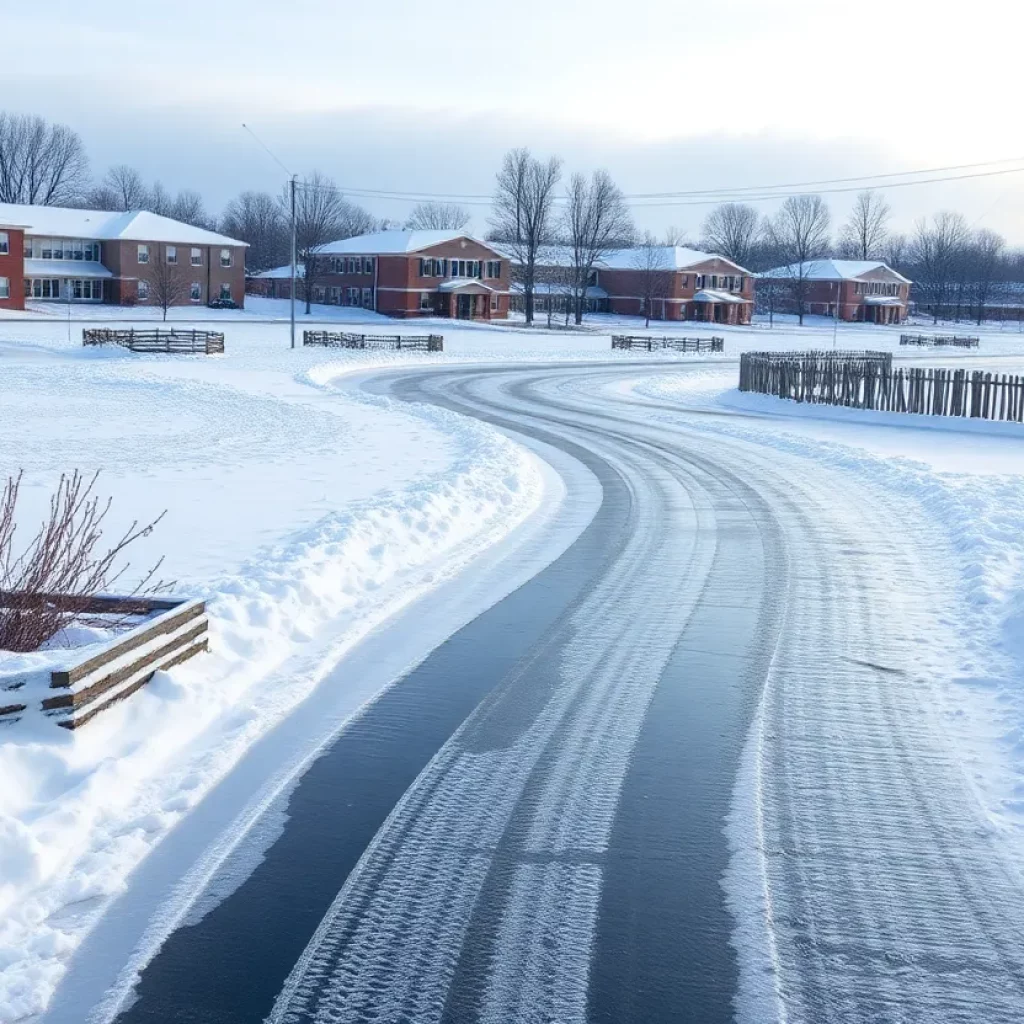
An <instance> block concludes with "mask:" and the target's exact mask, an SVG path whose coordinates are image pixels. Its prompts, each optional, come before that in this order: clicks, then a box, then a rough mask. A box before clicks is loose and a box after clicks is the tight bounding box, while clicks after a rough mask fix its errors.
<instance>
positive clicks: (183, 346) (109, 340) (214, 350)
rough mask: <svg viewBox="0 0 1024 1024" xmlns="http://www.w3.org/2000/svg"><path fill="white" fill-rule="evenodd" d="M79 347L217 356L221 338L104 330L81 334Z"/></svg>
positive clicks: (213, 333) (212, 334)
mask: <svg viewBox="0 0 1024 1024" xmlns="http://www.w3.org/2000/svg"><path fill="white" fill-rule="evenodd" d="M82 344H83V345H120V346H121V347H122V348H127V349H130V350H131V351H132V352H171V353H178V354H182V353H184V354H192V355H194V354H196V353H202V354H203V355H207V356H212V355H221V354H222V353H223V352H224V335H223V334H222V333H221V332H219V331H179V330H169V331H165V330H160V329H156V330H148V331H136V330H131V329H129V330H127V331H123V330H112V329H110V328H107V327H99V328H89V329H86V330H84V331H82Z"/></svg>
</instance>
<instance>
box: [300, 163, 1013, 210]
mask: <svg viewBox="0 0 1024 1024" xmlns="http://www.w3.org/2000/svg"><path fill="white" fill-rule="evenodd" d="M1021 159H1024V158H1021ZM1005 162H1007V161H989V162H987V163H983V164H962V165H960V166H961V167H964V168H967V167H989V166H991V165H992V164H993V163H1005ZM951 169H956V168H955V167H954V168H951ZM1021 172H1024V166H1021V167H1005V168H1001V169H999V170H991V171H977V172H975V173H973V174H956V175H942V176H940V177H934V178H918V179H915V180H913V181H889V182H885V183H881V184H876V185H872V186H866V185H865V184H864V182H865V181H867V180H868V177H867V176H865V177H859V178H858V177H855V178H836V179H832V180H833V181H835V182H844V181H857V182H860V184H857V185H846V186H840V187H834V188H816V189H814V191H815V193H817V194H819V195H839V194H842V193H847V192H860V191H862V190H863V189H865V187H870V188H873V189H877V190H879V191H885V190H887V189H893V188H909V187H910V186H913V185H934V184H939V183H941V182H947V181H967V180H971V179H975V178H991V177H997V176H1000V175H1006V174H1020V173H1021ZM928 173H931V172H929V171H896V172H892V173H891V174H889V175H876V176H875V177H878V178H882V177H893V178H894V177H897V176H902V177H907V176H910V175H914V174H928ZM827 183H828V181H827V179H826V180H822V181H820V182H805V183H802V184H804V185H816V184H823V185H824V184H827ZM798 184H799V183H798ZM798 184H795V185H793V186H788V187H789V188H798ZM783 187H787V186H781V185H770V186H763V187H762V188H760V189H759V190H758V191H757V192H752V191H745V190H752V189H754V186H743V187H742V188H741V189H736V190H729V189H721V190H711V191H708V192H692V193H687V192H679V193H661V194H659V193H646V194H641V195H629V194H627V195H625V196H624V197H623V198H624V199H625V200H626V201H627V203H628V204H629V205H631V206H633V207H634V208H636V209H656V208H658V207H666V206H670V207H671V206H714V205H717V204H718V203H722V202H729V201H730V200H733V199H735V200H736V201H741V202H750V203H760V202H773V201H775V200H778V199H786V198H789V197H791V196H800V195H806V194H807V190H806V189H803V188H800V189H799V190H798V191H788V192H783V191H775V192H773V191H768V190H769V189H781V188H783ZM298 188H300V189H319V190H328V191H332V192H335V193H337V194H339V195H341V196H348V197H353V198H359V199H374V200H378V201H392V202H403V203H408V202H413V201H423V199H424V197H427V196H431V195H434V196H437V197H441V196H445V199H446V201H448V202H452V201H455V200H457V199H458V197H457V194H455V193H449V194H445V193H429V192H401V191H398V190H395V191H386V190H383V189H357V188H346V187H344V186H340V185H318V186H311V185H309V184H307V183H306V182H299V183H298ZM466 195H467V196H468V195H469V193H466ZM659 195H665V196H672V197H676V196H678V197H680V198H666V199H664V200H660V201H657V202H644V201H643V199H644V198H646V197H651V198H654V197H657V196H659ZM688 196H706V197H709V198H702V199H697V198H692V199H691V198H683V197H688ZM556 202H559V203H561V202H564V200H562V199H561V198H560V197H559V198H557V199H556ZM459 203H460V205H463V206H479V207H489V206H491V205H492V200H491V198H490V197H479V198H473V199H468V198H467V199H462V200H459Z"/></svg>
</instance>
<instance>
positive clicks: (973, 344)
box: [900, 334, 978, 348]
mask: <svg viewBox="0 0 1024 1024" xmlns="http://www.w3.org/2000/svg"><path fill="white" fill-rule="evenodd" d="M900 344H901V345H920V346H926V347H928V348H931V347H932V346H935V345H937V346H943V345H945V346H953V347H955V348H977V347H978V339H977V338H972V337H967V336H961V335H956V334H901V335H900Z"/></svg>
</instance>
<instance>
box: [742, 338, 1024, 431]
mask: <svg viewBox="0 0 1024 1024" xmlns="http://www.w3.org/2000/svg"><path fill="white" fill-rule="evenodd" d="M865 355H868V354H866V353H854V352H850V353H842V352H839V353H827V354H826V353H818V352H772V353H766V352H745V353H743V354H742V355H741V356H740V391H753V392H758V393H760V394H764V395H774V396H775V397H777V398H787V399H790V400H791V401H796V402H810V403H816V404H821V405H842V406H848V407H850V408H854V409H875V410H878V411H881V412H908V413H918V414H920V415H925V416H961V417H968V418H972V419H986V420H1005V421H1009V422H1014V423H1021V422H1024V377H1019V376H1013V375H1010V374H1005V373H1004V374H998V373H988V372H986V371H983V370H973V371H970V370H964V369H957V370H950V369H932V368H929V367H902V366H901V367H899V368H898V369H895V370H894V369H893V367H892V357H891V356H889V355H888V354H887V353H875V354H874V355H884V356H885V358H884V359H878V358H870V357H869V358H865Z"/></svg>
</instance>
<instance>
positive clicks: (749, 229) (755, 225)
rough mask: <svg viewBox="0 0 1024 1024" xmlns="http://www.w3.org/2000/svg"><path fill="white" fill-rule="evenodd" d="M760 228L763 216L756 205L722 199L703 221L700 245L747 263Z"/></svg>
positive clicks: (742, 264) (740, 262)
mask: <svg viewBox="0 0 1024 1024" xmlns="http://www.w3.org/2000/svg"><path fill="white" fill-rule="evenodd" d="M760 229H761V225H760V218H759V216H758V213H757V210H755V209H754V207H752V206H747V205H746V204H745V203H723V204H722V205H721V206H716V207H715V209H713V210H712V211H711V213H709V214H708V216H707V219H706V220H705V221H704V226H703V227H702V228H701V243H700V244H701V248H703V249H706V250H707V251H708V252H713V253H715V254H716V255H718V256H724V257H725V258H726V259H727V260H731V261H732V262H733V263H738V264H739V265H740V266H741V267H748V266H750V257H751V255H752V253H753V250H754V245H755V243H756V242H757V237H758V232H759V231H760Z"/></svg>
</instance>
